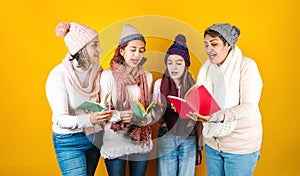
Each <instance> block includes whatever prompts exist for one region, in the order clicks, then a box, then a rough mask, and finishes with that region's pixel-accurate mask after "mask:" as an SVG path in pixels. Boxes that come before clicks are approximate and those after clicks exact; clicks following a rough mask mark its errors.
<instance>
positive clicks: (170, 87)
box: [160, 72, 195, 136]
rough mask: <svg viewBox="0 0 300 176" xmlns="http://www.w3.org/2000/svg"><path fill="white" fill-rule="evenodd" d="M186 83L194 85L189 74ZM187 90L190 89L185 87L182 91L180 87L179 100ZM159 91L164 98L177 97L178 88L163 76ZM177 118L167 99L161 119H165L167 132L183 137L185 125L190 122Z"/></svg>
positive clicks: (171, 80)
mask: <svg viewBox="0 0 300 176" xmlns="http://www.w3.org/2000/svg"><path fill="white" fill-rule="evenodd" d="M186 81H188V82H189V83H190V85H193V84H194V83H195V81H194V79H193V78H192V75H191V74H190V73H189V72H188V76H187V80H186ZM189 88H190V87H187V88H186V90H184V89H183V86H181V87H180V91H181V92H182V94H181V98H182V97H184V96H185V93H186V92H187V91H188V89H189ZM160 91H161V93H162V95H163V96H164V97H167V96H168V95H173V96H177V95H178V88H177V86H176V84H175V82H174V81H173V79H171V78H170V77H169V76H167V75H165V74H164V75H163V77H162V80H161V85H160ZM178 117H179V115H178V113H177V112H174V110H173V109H172V108H171V102H170V101H169V100H168V99H167V107H166V111H165V113H164V115H163V116H162V118H163V119H165V122H166V125H167V127H168V130H170V131H171V132H172V133H173V134H174V135H176V136H180V135H184V133H186V132H187V131H186V129H187V124H188V122H189V121H190V120H189V119H182V118H178Z"/></svg>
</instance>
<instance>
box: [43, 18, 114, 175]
mask: <svg viewBox="0 0 300 176" xmlns="http://www.w3.org/2000/svg"><path fill="white" fill-rule="evenodd" d="M56 35H57V36H59V37H64V41H65V44H66V46H67V48H68V51H69V52H68V53H67V54H66V56H65V58H64V59H63V61H62V63H60V64H59V65H57V66H55V67H54V68H53V69H52V71H51V72H50V74H49V76H48V79H47V82H46V95H47V99H48V102H49V104H50V107H51V110H52V113H53V114H52V122H53V125H52V130H53V142H54V148H55V152H56V157H57V160H58V163H59V166H60V169H61V172H62V174H63V175H78V176H79V175H82V176H86V175H88V176H93V175H94V172H95V170H96V167H97V164H98V160H99V157H100V150H99V148H100V147H101V132H99V131H100V130H101V128H102V127H101V125H102V124H103V123H105V122H106V121H107V120H109V119H110V118H111V117H112V111H111V110H106V111H102V112H95V113H92V112H86V111H83V110H78V109H76V108H77V107H78V106H79V105H80V104H82V103H83V102H84V101H92V102H100V97H99V94H100V86H99V82H100V74H101V72H102V67H101V66H100V65H99V54H100V53H101V48H100V46H99V39H98V33H97V32H96V31H95V30H94V29H92V28H90V27H87V26H84V25H82V24H78V23H75V22H71V23H60V24H58V25H57V27H56ZM86 135H88V136H86ZM94 142H97V143H94Z"/></svg>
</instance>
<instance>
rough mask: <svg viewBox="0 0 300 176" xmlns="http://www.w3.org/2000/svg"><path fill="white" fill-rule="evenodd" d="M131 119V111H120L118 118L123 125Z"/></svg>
mask: <svg viewBox="0 0 300 176" xmlns="http://www.w3.org/2000/svg"><path fill="white" fill-rule="evenodd" d="M132 117H133V111H132V110H128V111H121V112H120V118H121V120H122V121H123V122H124V123H128V122H130V121H131V119H132Z"/></svg>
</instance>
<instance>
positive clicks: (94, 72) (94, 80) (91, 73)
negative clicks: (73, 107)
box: [62, 53, 102, 135]
mask: <svg viewBox="0 0 300 176" xmlns="http://www.w3.org/2000/svg"><path fill="white" fill-rule="evenodd" d="M70 58H71V56H70V54H69V53H68V54H67V55H66V57H65V58H64V59H63V61H62V63H63V65H64V66H65V67H66V69H67V74H68V75H67V77H68V80H69V81H70V83H71V84H72V85H73V86H74V88H75V89H76V90H77V91H78V92H79V93H81V94H83V95H85V96H90V97H91V98H92V99H93V100H95V101H96V102H98V103H99V102H100V99H99V92H100V75H101V73H102V67H101V66H100V65H99V64H96V65H93V66H92V67H91V68H90V69H89V70H88V75H87V76H88V77H89V80H88V85H87V86H86V87H85V86H83V85H82V83H81V82H80V80H79V78H78V76H77V74H76V70H75V69H74V67H73V64H72V62H71V61H70V60H69V59H70ZM100 129H101V127H100V126H97V125H96V126H94V127H88V128H85V129H84V131H85V133H86V134H87V135H88V134H91V133H95V132H98V131H100Z"/></svg>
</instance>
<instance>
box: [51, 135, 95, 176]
mask: <svg viewBox="0 0 300 176" xmlns="http://www.w3.org/2000/svg"><path fill="white" fill-rule="evenodd" d="M53 143H54V149H55V153H56V158H57V160H58V164H59V167H60V170H61V172H62V174H63V175H64V176H71V175H76V176H93V175H94V172H95V170H96V167H97V165H98V161H99V157H100V151H99V149H98V148H97V147H95V146H94V145H93V144H92V143H91V142H90V140H89V139H88V138H87V137H86V136H85V134H84V133H73V134H57V133H53Z"/></svg>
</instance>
